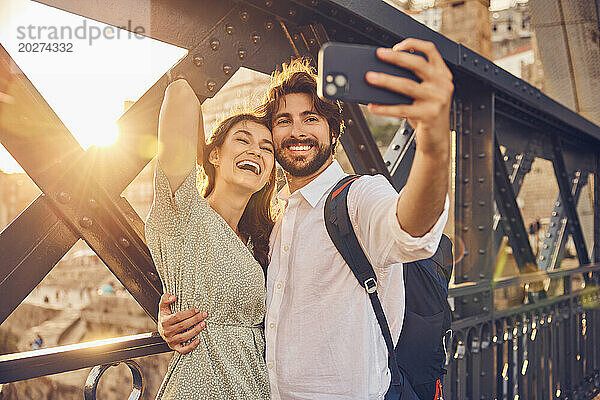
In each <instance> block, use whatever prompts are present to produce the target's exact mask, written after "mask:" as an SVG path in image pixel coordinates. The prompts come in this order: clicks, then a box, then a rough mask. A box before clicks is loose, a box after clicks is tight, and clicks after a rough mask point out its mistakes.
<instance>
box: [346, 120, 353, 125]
mask: <svg viewBox="0 0 600 400" xmlns="http://www.w3.org/2000/svg"><path fill="white" fill-rule="evenodd" d="M346 123H347V124H348V126H352V125H354V121H353V120H352V119H348V121H347V122H346Z"/></svg>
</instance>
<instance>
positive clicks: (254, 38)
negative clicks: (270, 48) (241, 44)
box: [250, 33, 260, 44]
mask: <svg viewBox="0 0 600 400" xmlns="http://www.w3.org/2000/svg"><path fill="white" fill-rule="evenodd" d="M250 38H251V39H252V43H254V44H258V42H260V35H259V34H258V33H253V34H252V35H251V36H250Z"/></svg>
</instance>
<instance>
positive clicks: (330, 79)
mask: <svg viewBox="0 0 600 400" xmlns="http://www.w3.org/2000/svg"><path fill="white" fill-rule="evenodd" d="M325 80H326V81H327V82H328V83H331V82H333V75H327V77H326V78H325Z"/></svg>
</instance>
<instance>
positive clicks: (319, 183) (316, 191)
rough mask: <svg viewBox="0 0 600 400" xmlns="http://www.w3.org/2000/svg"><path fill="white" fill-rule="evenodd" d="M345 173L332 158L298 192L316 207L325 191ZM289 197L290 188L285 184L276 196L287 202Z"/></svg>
mask: <svg viewBox="0 0 600 400" xmlns="http://www.w3.org/2000/svg"><path fill="white" fill-rule="evenodd" d="M345 175H346V173H344V170H343V169H342V167H341V166H340V164H339V163H338V162H337V160H333V162H332V163H331V165H330V166H328V167H327V168H325V170H324V171H323V172H321V173H320V174H319V175H318V176H317V177H316V178H315V179H313V180H312V181H310V182H309V183H308V184H307V185H306V186H304V187H302V188H300V189H298V192H299V193H300V194H301V195H302V197H304V198H305V199H306V201H307V202H308V204H310V205H311V207H313V208H314V207H316V206H317V203H318V202H319V200H321V198H322V197H323V196H324V195H325V193H326V192H327V191H328V190H329V189H331V187H332V186H333V185H335V184H336V183H337V182H338V181H339V180H340V179H342V178H343V177H344V176H345ZM289 197H290V188H289V187H288V185H287V184H286V185H285V186H284V187H283V189H281V190H280V191H279V193H278V194H277V198H278V199H279V200H281V201H284V202H286V203H287V201H288V199H289Z"/></svg>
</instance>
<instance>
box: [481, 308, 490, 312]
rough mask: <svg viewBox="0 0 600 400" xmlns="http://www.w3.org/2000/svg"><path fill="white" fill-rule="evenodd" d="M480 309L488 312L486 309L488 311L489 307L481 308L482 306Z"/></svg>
mask: <svg viewBox="0 0 600 400" xmlns="http://www.w3.org/2000/svg"><path fill="white" fill-rule="evenodd" d="M482 310H483V312H488V311H490V309H489V307H483V308H482Z"/></svg>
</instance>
